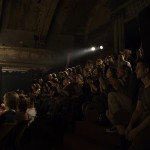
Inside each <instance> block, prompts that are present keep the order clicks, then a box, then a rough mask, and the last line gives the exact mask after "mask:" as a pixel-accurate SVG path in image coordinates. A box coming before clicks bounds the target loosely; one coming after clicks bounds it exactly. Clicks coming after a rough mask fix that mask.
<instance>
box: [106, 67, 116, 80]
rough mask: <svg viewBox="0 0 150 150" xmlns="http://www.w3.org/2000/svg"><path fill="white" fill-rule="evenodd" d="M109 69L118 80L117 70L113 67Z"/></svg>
mask: <svg viewBox="0 0 150 150" xmlns="http://www.w3.org/2000/svg"><path fill="white" fill-rule="evenodd" d="M108 69H110V71H111V74H112V77H113V78H117V69H116V68H115V67H112V66H110V67H108ZM108 69H107V70H108Z"/></svg>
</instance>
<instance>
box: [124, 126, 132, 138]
mask: <svg viewBox="0 0 150 150" xmlns="http://www.w3.org/2000/svg"><path fill="white" fill-rule="evenodd" d="M131 130H132V126H131V125H130V124H129V125H128V127H127V129H126V131H125V135H126V138H127V137H128V134H129V132H130V131H131Z"/></svg>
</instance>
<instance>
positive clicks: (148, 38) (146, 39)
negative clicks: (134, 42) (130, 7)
mask: <svg viewBox="0 0 150 150" xmlns="http://www.w3.org/2000/svg"><path fill="white" fill-rule="evenodd" d="M139 22H140V33H141V40H142V47H143V50H144V57H147V58H150V55H149V50H150V5H149V6H148V7H146V8H145V9H144V10H143V11H141V13H140V14H139Z"/></svg>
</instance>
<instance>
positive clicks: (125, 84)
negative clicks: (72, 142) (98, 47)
mask: <svg viewBox="0 0 150 150" xmlns="http://www.w3.org/2000/svg"><path fill="white" fill-rule="evenodd" d="M31 88H32V91H31V92H30V93H24V92H23V91H21V90H19V91H15V92H14V91H13V92H8V93H5V95H4V99H3V103H2V104H1V112H0V113H1V114H0V125H2V124H4V123H13V124H15V125H14V126H13V129H14V127H15V129H16V124H17V125H18V124H19V123H20V122H21V123H22V122H24V124H23V125H22V124H21V125H22V126H21V127H22V128H21V129H22V130H21V132H18V131H17V133H20V134H19V135H18V138H17V139H16V140H14V138H13V140H12V138H11V144H10V146H9V147H8V145H7V144H6V143H7V142H8V140H10V138H8V137H7V138H6V137H5V138H4V139H5V140H1V143H2V145H3V148H13V149H17V148H19V149H20V150H21V149H31V148H32V149H35V147H36V148H43V145H44V146H48V147H49V149H51V148H53V146H55V145H57V144H59V143H61V142H62V141H63V135H64V132H65V131H66V130H68V129H70V128H71V127H72V126H74V125H75V124H74V123H75V121H77V120H84V119H85V118H86V114H87V111H88V110H90V109H94V110H96V111H97V113H98V118H97V122H98V124H99V125H104V126H107V125H109V126H110V128H107V129H106V132H110V133H111V132H117V133H118V135H119V137H120V141H119V143H120V150H126V149H130V150H134V149H136V150H138V149H139V150H141V149H143V147H144V146H145V145H146V146H148V145H149V143H148V142H147V141H148V137H146V138H143V134H144V136H146V134H147V133H149V131H150V129H149V128H150V101H149V97H150V61H149V60H148V59H145V58H144V54H143V51H142V50H141V49H139V50H138V51H137V53H136V58H135V59H133V57H132V51H131V50H128V49H125V50H123V51H121V52H119V54H113V55H109V56H107V57H105V58H104V59H101V58H100V59H97V60H88V61H87V62H86V63H85V66H83V67H81V66H80V65H76V66H75V67H69V68H66V69H65V70H64V71H60V72H58V73H50V74H48V75H47V76H45V77H44V78H38V79H34V80H33V83H32V85H31ZM19 125H20V124H19ZM17 129H18V127H17ZM12 131H13V136H14V130H12ZM19 131H20V130H19ZM143 132H144V133H143ZM11 136H12V133H11ZM39 136H40V137H42V139H41V138H38V137H39ZM9 137H10V136H9ZM18 141H19V142H18ZM146 142H147V144H146Z"/></svg>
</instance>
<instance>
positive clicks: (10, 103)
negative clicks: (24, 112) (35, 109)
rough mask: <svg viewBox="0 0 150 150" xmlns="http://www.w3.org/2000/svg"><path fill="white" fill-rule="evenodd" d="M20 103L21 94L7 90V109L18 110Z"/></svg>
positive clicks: (5, 100)
mask: <svg viewBox="0 0 150 150" xmlns="http://www.w3.org/2000/svg"><path fill="white" fill-rule="evenodd" d="M18 103H19V95H18V94H17V93H16V92H14V91H12V92H7V93H5V95H4V105H5V109H6V110H11V109H12V110H15V111H17V109H18Z"/></svg>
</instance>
